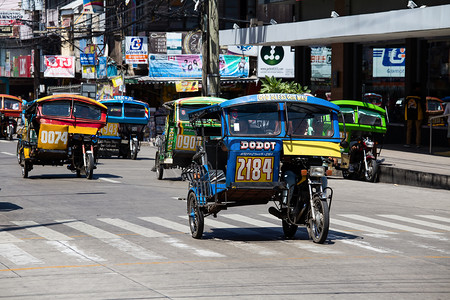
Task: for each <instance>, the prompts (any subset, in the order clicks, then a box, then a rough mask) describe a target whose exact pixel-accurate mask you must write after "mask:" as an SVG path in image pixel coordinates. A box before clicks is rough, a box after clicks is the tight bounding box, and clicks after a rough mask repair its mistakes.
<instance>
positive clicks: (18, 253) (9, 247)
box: [0, 244, 43, 265]
mask: <svg viewBox="0 0 450 300" xmlns="http://www.w3.org/2000/svg"><path fill="white" fill-rule="evenodd" d="M0 255H1V256H3V257H4V258H6V259H8V260H9V261H11V262H12V263H14V264H16V265H28V264H42V263H43V261H41V260H40V259H38V258H36V257H34V256H33V255H31V254H28V253H27V252H25V251H23V250H22V249H20V248H19V247H17V246H16V245H14V244H0Z"/></svg>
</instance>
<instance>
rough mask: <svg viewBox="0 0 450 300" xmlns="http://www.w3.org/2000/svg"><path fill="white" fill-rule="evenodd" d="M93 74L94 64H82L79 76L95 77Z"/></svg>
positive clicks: (94, 72)
mask: <svg viewBox="0 0 450 300" xmlns="http://www.w3.org/2000/svg"><path fill="white" fill-rule="evenodd" d="M95 74H96V71H95V66H91V65H85V66H82V70H81V78H85V79H95Z"/></svg>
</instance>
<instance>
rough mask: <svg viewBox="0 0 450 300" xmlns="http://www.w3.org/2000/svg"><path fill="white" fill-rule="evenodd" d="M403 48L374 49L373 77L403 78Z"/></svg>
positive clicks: (404, 56)
mask: <svg viewBox="0 0 450 300" xmlns="http://www.w3.org/2000/svg"><path fill="white" fill-rule="evenodd" d="M405 58H406V51H405V48H374V49H373V73H372V76H373V77H405Z"/></svg>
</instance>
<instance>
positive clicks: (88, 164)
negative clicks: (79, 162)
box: [84, 152, 94, 179]
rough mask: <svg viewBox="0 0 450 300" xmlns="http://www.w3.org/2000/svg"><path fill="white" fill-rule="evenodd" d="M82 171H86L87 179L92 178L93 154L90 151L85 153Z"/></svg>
mask: <svg viewBox="0 0 450 300" xmlns="http://www.w3.org/2000/svg"><path fill="white" fill-rule="evenodd" d="M84 171H85V173H86V178H87V179H92V175H93V174H94V155H93V154H92V152H87V153H86V160H85V162H84Z"/></svg>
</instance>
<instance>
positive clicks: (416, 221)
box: [379, 215, 450, 231]
mask: <svg viewBox="0 0 450 300" xmlns="http://www.w3.org/2000/svg"><path fill="white" fill-rule="evenodd" d="M379 216H380V217H384V218H389V219H394V220H400V221H405V222H409V223H414V224H418V225H422V226H427V227H433V228H439V229H442V230H447V231H450V226H446V225H443V224H439V223H433V222H426V221H421V220H417V219H412V218H406V217H402V216H398V215H379Z"/></svg>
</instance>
